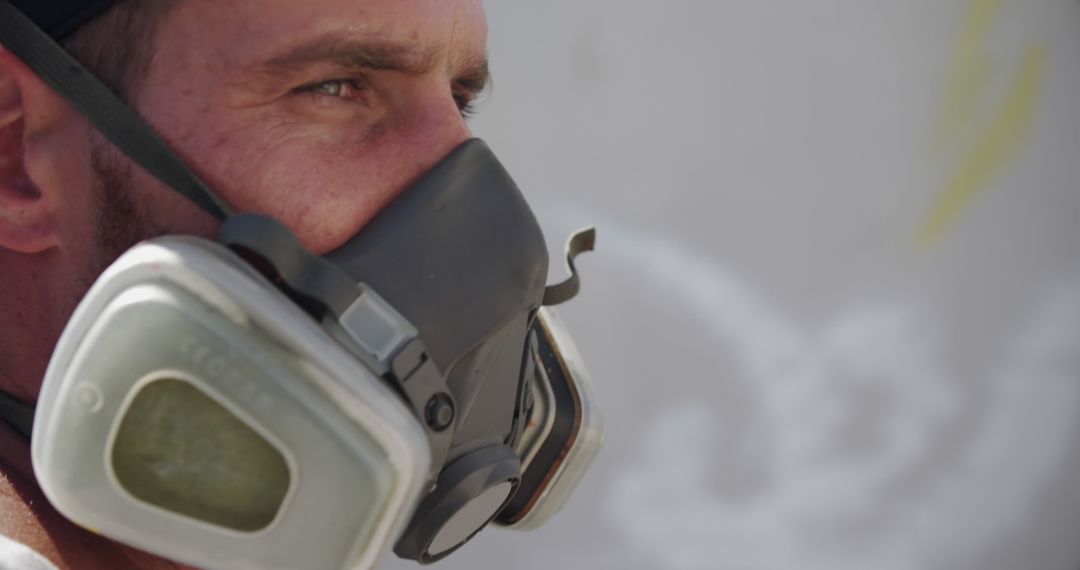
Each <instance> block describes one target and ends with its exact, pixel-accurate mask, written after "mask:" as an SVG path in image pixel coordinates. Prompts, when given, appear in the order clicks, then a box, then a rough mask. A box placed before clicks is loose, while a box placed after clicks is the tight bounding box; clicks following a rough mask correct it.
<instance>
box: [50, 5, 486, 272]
mask: <svg viewBox="0 0 1080 570" xmlns="http://www.w3.org/2000/svg"><path fill="white" fill-rule="evenodd" d="M486 35H487V29H486V23H485V18H484V13H483V9H482V7H481V5H480V2H479V0H304V1H302V2H301V1H299V0H257V1H245V2H215V1H211V0H184V1H183V2H181V3H180V4H179V5H178V6H177V7H176V8H175V10H173V11H172V12H171V13H170V14H169V15H168V17H167V18H166V19H165V21H164V22H163V24H162V26H161V28H160V30H159V33H158V36H157V41H156V44H155V45H156V50H157V53H156V55H155V58H154V61H153V64H152V66H151V68H150V71H149V73H148V74H147V75H146V77H145V78H144V79H143V81H142V83H141V84H140V88H139V89H138V91H137V93H136V95H135V97H134V99H135V100H134V101H133V105H134V106H135V107H136V108H137V109H138V110H139V112H140V113H141V114H142V115H143V116H144V117H145V118H146V119H147V120H148V121H149V122H150V123H151V124H152V125H153V126H154V127H155V129H156V130H157V131H158V132H159V133H161V134H162V135H163V136H164V138H165V139H166V140H168V141H169V142H170V144H172V145H173V147H174V148H175V149H176V150H177V151H178V152H179V154H180V155H181V156H182V157H183V158H184V159H185V160H186V162H188V164H189V165H191V166H192V167H193V168H194V169H195V170H196V172H198V173H199V174H200V175H201V176H202V177H203V178H204V179H205V180H206V181H207V182H208V183H209V184H210V186H211V187H213V188H214V189H216V190H217V191H218V193H219V194H220V195H221V196H222V197H223V198H224V199H225V200H226V201H227V202H228V203H229V204H230V205H232V206H233V208H234V209H236V210H237V211H242V212H259V213H264V214H268V215H271V216H273V217H275V218H277V219H279V220H281V221H282V222H284V223H285V224H286V225H288V226H289V227H290V228H292V229H293V231H295V232H296V233H297V235H298V236H299V237H300V239H301V241H302V242H304V243H305V245H307V246H308V247H309V248H311V249H312V250H314V251H315V252H318V253H324V252H327V251H330V250H332V249H334V248H335V247H337V246H339V245H341V244H343V243H344V242H345V241H346V240H347V239H349V238H350V237H352V236H353V235H355V234H356V233H357V232H358V231H359V230H360V229H361V228H362V227H363V226H364V225H365V224H366V223H367V222H368V221H370V219H371V218H372V217H373V216H374V215H375V214H376V213H378V211H379V210H380V209H381V208H382V207H383V206H385V205H386V204H387V203H389V202H390V201H391V200H393V199H394V198H395V197H396V196H397V195H398V194H399V193H400V191H401V190H403V189H404V188H405V187H406V186H408V184H409V183H410V182H412V181H413V180H415V179H416V178H417V177H418V176H419V175H420V174H422V173H424V172H425V171H427V170H428V169H430V168H431V167H432V166H433V165H434V164H435V163H436V162H438V161H439V159H441V158H442V157H443V156H445V155H446V154H448V153H449V152H450V151H451V150H452V149H453V148H454V147H456V146H457V145H458V144H460V143H461V142H463V141H465V140H466V139H467V138H468V137H469V131H468V128H467V126H466V125H465V122H464V119H463V117H462V113H461V111H462V108H461V107H462V106H463V105H464V104H465V103H467V102H468V101H469V100H470V99H471V98H472V97H473V96H475V94H476V92H477V91H478V90H480V89H481V88H482V87H483V86H484V84H485V83H486V80H487V76H486V58H485V49H486V48H485V46H486ZM98 158H100V157H98ZM125 161H126V159H125V158H123V157H117V156H115V154H113V156H111V157H110V158H109V159H108V160H95V161H92V162H93V163H94V166H95V168H91V171H92V172H93V174H92V175H91V176H90V179H92V180H93V181H94V182H95V183H96V184H97V185H99V186H104V187H106V188H109V187H111V188H112V191H111V192H106V193H105V197H106V204H105V208H106V209H108V208H115V207H117V206H118V205H119V204H117V203H116V200H117V199H118V198H119V197H120V196H118V192H117V188H116V186H117V185H119V184H120V183H121V182H122V186H123V192H122V194H123V195H126V197H127V198H129V199H130V202H131V203H133V204H134V206H135V209H136V210H137V212H138V213H139V214H140V216H141V217H143V218H145V220H144V221H145V222H146V223H145V224H143V225H144V226H147V227H152V228H154V230H153V231H155V232H193V233H207V232H208V231H210V229H209V228H212V227H213V222H212V221H211V220H210V219H209V218H208V216H207V215H206V214H204V213H202V212H201V211H198V210H197V209H196V208H195V207H194V206H193V205H191V204H189V203H187V202H185V201H184V200H183V199H182V198H180V197H178V196H177V195H175V194H174V193H172V192H171V191H170V190H168V189H166V188H164V187H163V186H162V185H161V184H160V183H158V182H156V181H155V180H153V179H152V178H150V177H149V176H148V175H147V174H146V173H144V172H142V171H141V170H138V169H133V170H132V171H131V175H130V176H119V175H115V173H116V172H117V171H120V172H124V170H125V169H124V168H123V166H124V165H123V162H125ZM117 162H119V163H120V164H119V166H120V168H117V164H116V163H117ZM79 164H82V165H83V167H84V169H85V163H79ZM102 164H111V167H109V168H102ZM76 166H77V165H76ZM68 173H69V174H70V176H72V177H73V178H74V177H78V176H80V172H79V168H77V167H73V168H69V169H68ZM82 174H84V175H85V172H83V173H82ZM103 178H104V179H103ZM71 183H72V184H73V185H76V184H77V183H76V182H75V181H74V180H72V181H71ZM110 202H112V203H110ZM129 213H130V208H122V209H121V210H120V211H119V215H120V216H126V215H129ZM117 215H118V213H117V212H116V211H114V212H113V216H112V218H109V217H106V218H105V219H104V220H103V223H105V224H113V223H123V220H116V219H115V217H116V216H117ZM145 231H146V230H145V229H144V230H143V232H145ZM139 237H145V236H139Z"/></svg>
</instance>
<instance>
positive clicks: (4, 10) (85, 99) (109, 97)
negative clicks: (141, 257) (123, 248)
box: [0, 0, 232, 219]
mask: <svg viewBox="0 0 1080 570" xmlns="http://www.w3.org/2000/svg"><path fill="white" fill-rule="evenodd" d="M0 45H3V47H4V48H6V49H8V50H10V51H11V52H12V53H14V54H15V55H16V56H18V57H19V59H21V60H22V61H23V62H25V63H26V65H28V66H29V67H30V68H31V69H33V70H34V71H35V72H37V74H38V75H39V76H41V78H42V79H44V80H45V82H46V83H48V84H49V85H51V86H52V88H53V89H55V90H56V92H57V93H59V94H60V95H61V96H63V97H64V98H65V99H67V100H68V102H70V103H71V104H72V106H74V107H75V108H76V109H77V110H78V111H79V112H80V113H82V115H83V116H84V117H86V118H87V119H89V120H90V122H91V123H93V125H94V126H95V127H97V129H98V130H99V131H101V134H103V135H105V138H107V139H109V141H110V142H112V143H113V144H114V145H116V147H117V148H119V149H120V151H121V152H123V153H124V154H125V155H127V156H128V157H129V158H131V160H134V161H135V162H136V163H137V164H138V165H139V166H141V167H143V168H144V169H145V170H146V171H147V172H149V173H150V174H152V175H154V176H155V177H156V178H157V179H158V180H160V181H162V182H164V183H165V184H166V185H167V186H169V187H170V188H172V189H173V190H176V191H177V192H179V193H180V194H182V195H183V196H184V197H186V198H187V199H189V200H191V201H192V202H194V203H195V204H198V205H199V207H201V208H202V209H204V210H206V211H207V212H209V213H211V214H213V215H214V216H215V217H217V218H219V219H225V218H226V217H227V216H229V215H231V214H232V212H231V210H230V209H229V207H228V205H226V204H225V202H223V201H222V200H221V198H219V197H218V196H217V195H216V194H214V192H213V191H212V190H211V189H210V187H209V186H207V185H206V183H204V182H203V181H202V180H200V179H199V177H198V175H196V174H195V173H194V172H192V171H191V169H190V168H188V167H187V165H186V164H184V162H183V161H182V160H180V158H179V157H178V156H176V153H174V152H173V151H172V149H171V148H169V146H168V145H167V144H165V141H163V140H161V138H160V137H158V136H157V134H156V133H155V132H154V131H153V129H151V128H150V126H149V125H147V124H146V122H145V121H143V120H142V118H141V117H139V115H138V114H136V113H135V111H133V110H132V109H131V108H130V107H128V106H127V105H125V104H124V103H123V102H122V101H121V100H120V98H119V97H117V96H116V95H115V94H113V92H112V91H110V90H109V88H108V87H106V86H105V85H104V84H103V83H102V82H101V81H99V80H98V78H97V77H95V76H94V74H92V73H90V72H89V71H87V70H86V69H85V68H84V67H83V66H82V65H80V64H79V62H77V61H75V59H74V58H72V57H71V56H70V55H69V54H68V53H67V52H66V51H64V48H62V47H60V45H59V44H57V43H56V42H55V41H53V39H52V38H50V37H49V36H48V35H47V34H46V33H45V32H43V31H41V30H40V29H39V28H38V27H37V26H36V25H34V23H33V22H32V21H31V20H30V19H29V18H27V17H26V16H24V15H23V13H22V12H20V11H19V10H18V9H17V8H15V7H14V6H12V5H11V3H10V2H8V1H7V0H0Z"/></svg>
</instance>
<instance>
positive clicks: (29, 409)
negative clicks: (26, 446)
mask: <svg viewBox="0 0 1080 570" xmlns="http://www.w3.org/2000/svg"><path fill="white" fill-rule="evenodd" d="M0 419H2V420H4V421H5V422H7V423H8V424H10V425H11V427H13V428H15V430H16V431H18V432H19V433H21V434H22V435H23V437H25V438H26V439H30V434H31V433H32V432H33V431H34V406H33V404H27V403H25V402H21V401H19V400H16V399H15V397H14V396H12V395H11V394H8V393H7V392H4V391H3V390H0Z"/></svg>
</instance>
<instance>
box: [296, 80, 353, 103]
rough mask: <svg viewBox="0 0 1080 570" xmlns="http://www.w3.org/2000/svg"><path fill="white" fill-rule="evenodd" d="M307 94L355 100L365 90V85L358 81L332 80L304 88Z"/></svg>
mask: <svg viewBox="0 0 1080 570" xmlns="http://www.w3.org/2000/svg"><path fill="white" fill-rule="evenodd" d="M302 90H303V91H305V92H308V93H312V94H314V95H320V96H324V97H333V98H336V99H355V98H357V97H358V96H359V95H360V94H361V93H362V92H363V90H364V85H363V83H362V82H361V81H360V80H357V79H331V80H328V81H320V82H318V83H313V84H311V85H308V86H307V87H304V88H303V89H302Z"/></svg>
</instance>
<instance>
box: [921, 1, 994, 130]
mask: <svg viewBox="0 0 1080 570" xmlns="http://www.w3.org/2000/svg"><path fill="white" fill-rule="evenodd" d="M1000 11H1001V0H973V1H972V2H971V8H970V9H969V10H968V16H967V21H966V22H965V23H964V30H963V32H962V33H961V34H960V38H959V40H958V41H957V44H956V51H955V54H954V55H953V67H952V69H953V73H952V78H951V80H950V81H949V89H948V95H947V96H946V102H945V109H944V112H943V113H942V117H941V120H940V121H939V122H938V136H937V143H938V145H940V146H944V145H946V144H949V143H952V142H955V141H956V138H957V137H958V136H959V135H960V134H961V133H962V132H963V131H964V130H965V129H966V128H967V126H968V125H969V124H970V123H971V117H972V114H973V112H974V110H975V108H976V103H978V100H979V93H980V92H981V91H982V89H983V88H984V87H985V86H986V78H987V76H988V75H989V71H988V70H989V67H990V66H989V65H988V64H987V62H986V55H985V53H984V52H983V46H984V45H985V43H986V37H987V35H989V32H990V28H991V27H992V26H993V24H994V19H995V18H996V17H997V15H998V13H999V12H1000Z"/></svg>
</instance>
